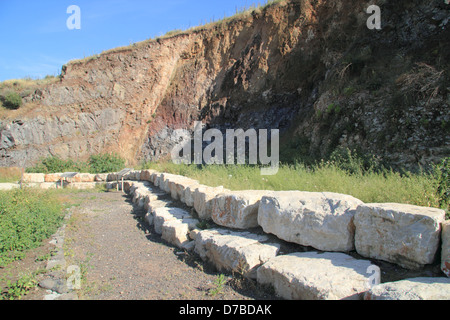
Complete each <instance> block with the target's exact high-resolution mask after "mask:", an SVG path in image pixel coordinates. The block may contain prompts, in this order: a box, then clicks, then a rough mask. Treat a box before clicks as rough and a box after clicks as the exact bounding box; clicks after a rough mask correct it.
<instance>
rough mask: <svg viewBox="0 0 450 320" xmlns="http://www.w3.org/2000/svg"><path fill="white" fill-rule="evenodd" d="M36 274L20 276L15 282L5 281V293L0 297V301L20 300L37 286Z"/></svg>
mask: <svg viewBox="0 0 450 320" xmlns="http://www.w3.org/2000/svg"><path fill="white" fill-rule="evenodd" d="M36 275H37V273H32V274H26V275H23V276H21V277H20V278H19V279H18V280H17V281H15V282H11V281H10V280H9V281H7V291H6V292H5V293H3V294H2V295H1V296H0V300H3V299H5V300H20V299H21V298H22V297H23V296H25V295H26V294H27V293H28V292H29V291H30V290H32V289H33V288H35V287H36V286H37V284H38V281H37V279H36Z"/></svg>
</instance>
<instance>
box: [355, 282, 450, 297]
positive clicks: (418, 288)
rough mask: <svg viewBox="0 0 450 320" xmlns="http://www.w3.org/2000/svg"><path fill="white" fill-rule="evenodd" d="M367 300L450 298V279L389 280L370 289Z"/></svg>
mask: <svg viewBox="0 0 450 320" xmlns="http://www.w3.org/2000/svg"><path fill="white" fill-rule="evenodd" d="M364 299H366V300H450V279H448V278H414V279H406V280H402V281H397V282H388V283H383V284H380V285H377V286H375V287H373V288H372V289H370V290H369V291H368V292H367V293H366V294H365V297H364Z"/></svg>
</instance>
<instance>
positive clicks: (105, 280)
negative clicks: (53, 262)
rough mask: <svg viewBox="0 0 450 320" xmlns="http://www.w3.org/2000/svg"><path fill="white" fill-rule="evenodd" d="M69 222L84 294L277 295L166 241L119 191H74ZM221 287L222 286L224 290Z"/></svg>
mask: <svg viewBox="0 0 450 320" xmlns="http://www.w3.org/2000/svg"><path fill="white" fill-rule="evenodd" d="M73 197H74V198H75V200H76V201H79V202H80V203H81V204H80V205H79V206H76V207H74V208H72V210H73V212H72V217H71V219H70V221H69V224H68V227H67V228H66V240H65V253H66V260H67V265H77V266H79V267H80V268H81V274H82V285H81V290H80V291H78V295H79V298H80V299H89V300H111V299H114V300H191V299H194V300H209V299H224V300H247V299H258V300H261V299H274V298H275V297H273V296H271V295H270V293H267V292H265V291H263V290H261V289H260V288H258V287H257V286H256V284H254V283H253V282H249V281H247V280H242V279H239V278H238V277H236V276H235V277H232V276H230V275H227V277H226V278H225V279H226V281H227V283H226V285H224V286H223V289H222V290H217V289H220V288H219V286H218V284H217V279H218V276H219V274H218V273H217V272H215V271H214V270H213V268H211V267H210V266H208V265H205V264H204V263H203V262H202V261H200V260H198V259H197V258H196V257H195V256H193V255H190V256H187V255H185V254H182V252H181V251H180V250H179V249H177V248H174V247H171V246H169V245H167V244H165V243H164V242H163V241H162V240H161V238H160V236H159V235H157V234H155V233H154V232H153V231H152V230H151V229H150V228H148V227H147V226H146V224H145V222H144V219H143V217H144V214H145V212H142V211H136V210H135V208H134V207H133V205H132V204H131V202H130V199H129V198H128V196H126V195H125V194H123V193H119V192H106V193H80V194H75V195H73ZM216 291H219V292H218V293H217V292H216Z"/></svg>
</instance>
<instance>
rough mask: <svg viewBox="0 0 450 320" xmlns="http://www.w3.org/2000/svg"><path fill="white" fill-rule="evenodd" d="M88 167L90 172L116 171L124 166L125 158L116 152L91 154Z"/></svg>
mask: <svg viewBox="0 0 450 320" xmlns="http://www.w3.org/2000/svg"><path fill="white" fill-rule="evenodd" d="M89 167H90V172H91V173H109V172H117V171H120V170H122V169H124V168H125V160H124V159H122V158H121V157H120V156H119V155H117V154H100V155H93V156H91V157H90V159H89Z"/></svg>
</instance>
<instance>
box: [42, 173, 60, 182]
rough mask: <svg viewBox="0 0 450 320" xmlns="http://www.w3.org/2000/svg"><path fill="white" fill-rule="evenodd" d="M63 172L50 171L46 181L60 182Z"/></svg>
mask: <svg viewBox="0 0 450 320" xmlns="http://www.w3.org/2000/svg"><path fill="white" fill-rule="evenodd" d="M61 174H62V173H49V174H46V175H45V182H58V181H59V180H61Z"/></svg>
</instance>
